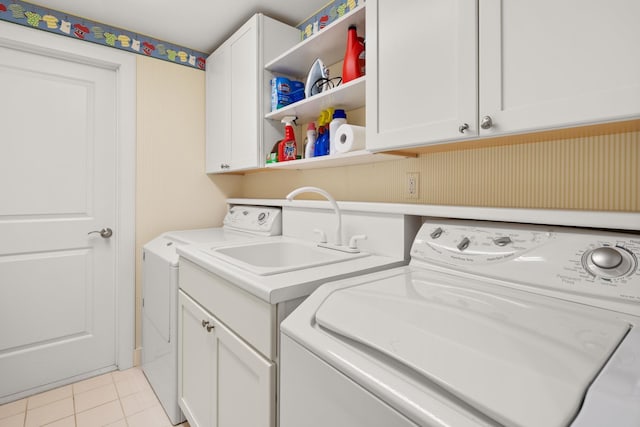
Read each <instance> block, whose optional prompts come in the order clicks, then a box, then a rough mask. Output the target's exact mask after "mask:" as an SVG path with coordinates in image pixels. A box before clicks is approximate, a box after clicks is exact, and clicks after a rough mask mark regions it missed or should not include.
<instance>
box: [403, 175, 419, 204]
mask: <svg viewBox="0 0 640 427" xmlns="http://www.w3.org/2000/svg"><path fill="white" fill-rule="evenodd" d="M419 195H420V173H418V172H407V187H406V191H405V197H406V198H407V199H417V198H418V197H419Z"/></svg>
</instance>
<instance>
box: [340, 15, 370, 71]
mask: <svg viewBox="0 0 640 427" xmlns="http://www.w3.org/2000/svg"><path fill="white" fill-rule="evenodd" d="M364 67H365V51H364V39H363V38H362V37H358V33H357V30H356V26H355V25H351V26H350V27H349V30H348V31H347V50H346V52H345V54H344V63H343V64H342V83H347V82H349V81H351V80H354V79H357V78H358V77H360V76H364Z"/></svg>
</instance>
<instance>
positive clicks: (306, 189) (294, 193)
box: [287, 187, 342, 246]
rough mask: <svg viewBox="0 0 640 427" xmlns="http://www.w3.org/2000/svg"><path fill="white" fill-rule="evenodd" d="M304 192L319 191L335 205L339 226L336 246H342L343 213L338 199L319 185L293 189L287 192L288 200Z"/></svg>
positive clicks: (318, 192)
mask: <svg viewBox="0 0 640 427" xmlns="http://www.w3.org/2000/svg"><path fill="white" fill-rule="evenodd" d="M302 193H317V194H320V195H321V196H324V197H325V198H326V199H327V200H328V201H329V203H331V206H333V210H334V211H335V212H336V216H337V217H338V227H337V228H336V240H335V246H342V214H341V213H340V208H339V207H338V203H336V199H334V198H333V197H332V196H331V194H329V193H327V192H326V191H325V190H323V189H322V188H318V187H300V188H296V189H295V190H293V191H292V192H291V193H289V194H287V200H289V201H291V200H293V198H294V197H296V196H297V195H298V194H302Z"/></svg>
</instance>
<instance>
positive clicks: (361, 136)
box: [336, 124, 365, 153]
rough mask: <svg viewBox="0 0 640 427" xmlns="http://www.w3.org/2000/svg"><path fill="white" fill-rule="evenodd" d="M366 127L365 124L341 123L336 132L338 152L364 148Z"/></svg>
mask: <svg viewBox="0 0 640 427" xmlns="http://www.w3.org/2000/svg"><path fill="white" fill-rule="evenodd" d="M364 147H365V128H364V127H363V126H354V125H348V124H344V125H341V126H340V127H339V128H338V130H337V132H336V152H337V153H348V152H350V151H356V150H364Z"/></svg>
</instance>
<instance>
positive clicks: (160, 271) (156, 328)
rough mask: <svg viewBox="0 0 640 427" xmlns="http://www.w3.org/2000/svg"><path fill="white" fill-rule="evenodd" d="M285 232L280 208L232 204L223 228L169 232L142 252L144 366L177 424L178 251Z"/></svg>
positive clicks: (167, 410) (158, 394)
mask: <svg viewBox="0 0 640 427" xmlns="http://www.w3.org/2000/svg"><path fill="white" fill-rule="evenodd" d="M281 233H282V214H281V209H280V208H275V207H261V206H241V205H238V206H233V207H231V208H230V209H229V211H228V212H227V214H226V216H225V218H224V225H223V227H217V228H205V229H197V230H182V231H170V232H167V233H163V234H161V235H160V236H158V237H156V238H155V239H153V240H151V241H150V242H148V243H147V244H145V245H144V247H143V252H142V259H143V263H142V370H143V372H144V373H145V376H146V377H147V379H148V380H149V384H151V387H152V388H153V390H154V392H155V393H156V395H157V396H158V399H159V400H160V403H161V404H162V406H163V407H164V409H165V412H166V413H167V415H168V416H169V419H170V420H171V422H172V423H173V424H179V423H181V422H182V421H184V420H185V418H184V415H183V414H182V411H181V410H180V408H179V406H178V354H177V351H178V347H177V346H178V339H177V330H178V317H177V316H178V254H177V252H176V248H177V247H179V246H185V245H190V244H194V243H212V242H224V241H244V240H251V239H256V238H261V237H265V236H273V235H280V234H281Z"/></svg>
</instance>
